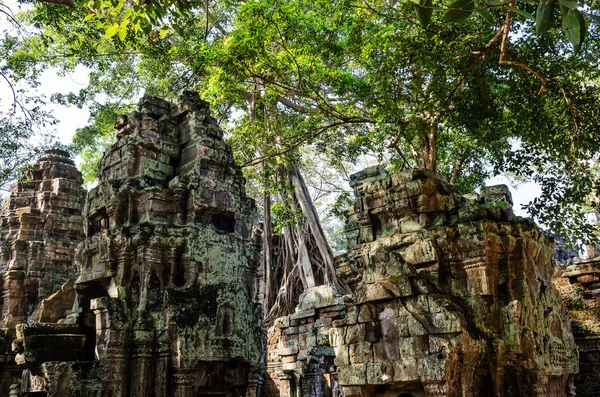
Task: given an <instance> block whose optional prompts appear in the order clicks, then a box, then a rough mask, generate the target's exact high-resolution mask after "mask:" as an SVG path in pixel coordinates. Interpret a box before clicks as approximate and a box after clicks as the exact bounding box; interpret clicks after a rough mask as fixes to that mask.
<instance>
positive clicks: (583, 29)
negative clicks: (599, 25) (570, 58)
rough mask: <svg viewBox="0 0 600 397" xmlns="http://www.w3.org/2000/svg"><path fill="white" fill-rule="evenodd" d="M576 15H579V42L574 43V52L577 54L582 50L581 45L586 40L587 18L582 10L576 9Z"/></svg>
mask: <svg viewBox="0 0 600 397" xmlns="http://www.w3.org/2000/svg"><path fill="white" fill-rule="evenodd" d="M575 16H576V17H577V21H578V22H579V44H577V45H575V44H573V50H574V51H573V54H574V55H577V53H579V50H581V45H582V44H583V42H584V41H585V34H586V26H585V18H584V17H583V14H582V13H581V12H579V11H577V10H575Z"/></svg>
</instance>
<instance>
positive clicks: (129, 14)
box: [123, 8, 133, 19]
mask: <svg viewBox="0 0 600 397" xmlns="http://www.w3.org/2000/svg"><path fill="white" fill-rule="evenodd" d="M131 14H133V8H128V9H127V11H125V13H124V14H123V19H129V17H130V16H131Z"/></svg>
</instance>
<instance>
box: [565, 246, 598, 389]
mask: <svg viewBox="0 0 600 397" xmlns="http://www.w3.org/2000/svg"><path fill="white" fill-rule="evenodd" d="M554 283H555V284H556V286H557V287H558V289H559V291H560V293H561V295H562V298H563V303H564V306H565V307H566V308H567V309H568V310H569V316H570V317H571V321H572V324H573V334H574V336H575V343H577V348H578V350H579V373H578V374H577V375H576V376H575V387H576V391H577V396H578V397H592V396H597V395H598V391H599V390H600V258H598V257H596V258H591V259H584V260H575V261H574V263H573V264H572V265H569V266H567V267H566V268H564V269H562V268H561V269H559V270H558V271H557V273H556V274H555V276H554Z"/></svg>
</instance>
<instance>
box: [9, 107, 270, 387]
mask: <svg viewBox="0 0 600 397" xmlns="http://www.w3.org/2000/svg"><path fill="white" fill-rule="evenodd" d="M115 127H116V128H117V130H118V132H117V136H118V140H117V142H116V143H115V144H113V146H112V147H111V148H110V150H109V151H108V152H106V153H105V154H104V156H103V158H102V160H101V162H100V184H99V185H98V187H96V188H94V189H93V190H91V191H90V192H89V194H88V199H87V203H86V206H85V211H84V215H85V217H86V219H87V223H86V225H85V231H86V238H85V240H84V241H83V242H82V243H81V244H79V246H78V248H77V253H76V259H75V264H76V267H77V269H76V270H77V277H76V280H75V282H74V287H73V288H74V290H75V291H76V299H73V301H71V302H70V303H71V305H72V307H73V310H72V312H70V313H69V314H68V315H66V316H63V317H62V318H60V319H57V321H55V322H54V323H52V324H50V323H46V322H40V323H36V324H23V325H19V326H18V328H17V340H16V341H15V342H14V344H15V345H16V350H17V353H18V354H17V362H19V363H21V364H23V366H24V367H26V371H25V373H24V375H23V379H22V381H21V382H20V392H21V393H23V394H25V395H38V394H39V393H42V394H43V395H48V396H68V395H78V396H177V397H184V396H185V397H191V396H200V395H211V396H212V395H218V396H230V397H235V396H252V395H255V394H256V391H257V387H258V385H259V376H260V369H261V360H262V340H263V332H262V317H261V313H260V311H259V310H258V305H256V304H255V303H254V296H255V293H256V291H255V290H256V285H257V280H256V267H257V261H258V254H259V252H258V251H257V247H256V246H255V245H254V244H253V243H252V240H251V237H252V236H251V232H252V230H251V227H252V224H253V221H254V202H253V200H251V199H249V198H248V197H246V195H245V193H244V192H245V190H244V183H245V181H244V179H243V177H242V175H241V171H240V169H239V167H237V166H235V165H234V163H233V158H232V154H231V151H230V149H229V147H227V146H226V144H225V143H224V142H223V140H222V135H223V133H222V131H221V130H220V129H219V127H218V126H217V125H216V122H215V120H214V119H213V118H211V117H210V116H209V109H208V104H207V103H205V102H202V101H200V100H199V99H198V98H197V97H196V96H194V95H184V96H182V97H181V98H180V100H179V101H178V102H177V103H175V104H173V103H169V102H166V101H163V100H159V99H156V98H144V99H143V100H142V101H141V105H140V108H139V111H137V112H133V113H132V114H129V115H128V116H126V117H122V118H120V119H119V120H117V122H116V123H115ZM58 304H59V303H58V302H56V303H54V302H49V304H48V305H47V306H48V308H47V309H46V310H51V311H52V308H53V307H54V306H56V305H58ZM40 313H41V314H40V316H41V317H42V318H44V316H45V314H46V313H45V311H44V308H43V309H42V311H41V312H40ZM49 317H51V316H49Z"/></svg>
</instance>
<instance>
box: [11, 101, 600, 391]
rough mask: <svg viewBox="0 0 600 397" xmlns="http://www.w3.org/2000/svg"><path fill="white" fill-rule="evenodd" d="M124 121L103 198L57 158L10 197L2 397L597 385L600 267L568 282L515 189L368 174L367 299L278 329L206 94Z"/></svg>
mask: <svg viewBox="0 0 600 397" xmlns="http://www.w3.org/2000/svg"><path fill="white" fill-rule="evenodd" d="M115 128H116V129H117V141H116V142H115V143H114V144H113V145H112V147H111V148H110V149H109V150H108V151H107V152H106V153H105V154H104V156H103V157H102V160H101V163H100V167H99V168H100V181H99V185H98V186H97V187H96V188H94V189H92V190H91V191H90V192H89V193H88V194H87V198H86V194H85V191H84V189H82V187H81V183H82V179H81V174H80V173H79V172H78V171H77V170H76V168H75V166H74V165H73V161H72V160H70V159H69V155H68V154H67V153H66V152H64V151H62V150H57V149H53V150H49V151H47V152H46V154H45V156H44V157H42V158H41V159H40V160H39V161H38V162H37V163H35V164H34V165H33V167H32V170H31V173H30V175H29V178H27V180H26V181H23V182H20V183H17V184H15V185H14V186H13V188H12V192H11V195H10V196H9V197H8V198H7V199H6V200H5V201H4V203H3V210H2V217H1V224H0V248H1V255H0V270H1V271H2V277H3V290H2V292H3V293H2V308H3V314H2V319H1V321H2V326H3V328H2V329H1V332H2V334H1V336H2V338H0V357H1V360H0V372H1V377H0V379H1V381H2V383H1V384H0V396H12V397H18V396H48V397H50V396H52V397H59V396H81V397H88V396H90V397H91V396H93V397H104V396H110V397H119V396H122V397H125V396H135V397H137V396H142V397H143V396H147V397H196V396H205V397H208V396H212V397H214V396H220V397H241V396H245V397H258V396H263V397H280V396H282V397H367V396H369V397H371V396H383V397H441V396H447V397H455V396H461V397H466V396H474V397H478V396H498V397H517V396H527V397H529V396H531V397H538V396H539V397H542V396H543V397H559V396H560V397H562V396H569V397H572V396H575V395H577V396H595V395H598V390H599V387H600V373H599V372H600V343H599V342H598V341H599V340H600V328H599V326H598V324H599V322H600V316H599V315H598V310H597V309H598V307H600V306H598V302H597V296H598V295H599V294H598V291H599V290H600V260H598V258H595V259H592V260H587V261H577V260H576V261H575V262H574V263H573V264H572V265H570V266H568V267H566V268H564V269H559V270H558V271H557V272H555V273H554V283H555V284H556V286H557V287H558V290H557V288H556V287H555V285H554V284H553V283H552V280H551V279H552V275H553V272H554V269H555V266H554V265H555V263H554V260H553V256H554V253H553V247H554V242H553V240H552V239H551V238H549V237H548V236H547V235H545V234H544V233H543V232H541V231H540V230H539V229H538V228H536V227H535V226H533V225H532V224H530V223H526V222H523V221H521V220H519V219H517V218H516V217H514V216H513V213H512V199H511V196H510V193H509V191H508V189H507V188H506V187H504V186H496V187H489V188H485V189H483V190H482V192H481V194H480V195H479V196H477V197H462V196H460V195H458V194H456V193H455V192H454V191H453V189H452V187H451V186H449V185H448V184H447V183H446V182H444V181H443V180H442V179H440V177H439V176H436V175H435V174H432V173H429V172H425V171H407V172H401V173H396V174H393V175H390V174H389V173H387V172H386V171H385V170H384V169H382V168H378V167H375V168H369V169H367V170H365V171H363V172H360V173H358V174H356V175H354V176H352V178H351V186H352V187H353V189H354V193H355V196H356V201H355V204H354V207H353V208H352V209H351V210H350V212H349V216H348V219H347V223H346V234H347V239H348V247H349V250H348V252H347V253H346V254H344V255H341V256H340V257H338V258H337V259H336V267H337V272H338V275H339V277H340V279H341V280H342V282H343V283H345V284H346V285H347V286H348V287H349V290H350V291H351V293H350V294H347V295H341V294H339V293H338V292H337V291H336V290H335V289H334V288H332V287H331V286H329V285H321V286H317V287H314V288H310V289H308V290H306V291H305V292H304V293H303V294H302V295H301V297H300V300H299V304H298V306H297V308H296V311H295V312H294V313H292V314H290V315H288V316H285V317H282V318H279V319H277V320H276V321H275V322H274V323H273V324H268V327H266V329H265V327H264V326H263V320H262V318H263V317H262V316H263V314H262V313H261V311H260V304H259V303H260V302H258V300H259V299H260V291H259V285H260V284H259V280H258V278H259V277H260V275H259V274H258V273H257V272H258V264H259V260H260V240H259V238H258V237H257V235H259V234H257V235H254V234H253V232H252V227H253V225H255V223H256V219H255V210H254V202H253V200H251V199H250V198H248V197H247V196H246V193H245V181H244V179H243V177H242V174H241V171H240V169H239V167H237V166H236V165H235V164H234V163H233V157H232V153H231V150H230V148H229V147H228V146H227V145H226V144H225V143H224V141H223V139H222V137H223V132H222V131H221V129H219V127H218V126H217V124H216V121H215V120H214V119H213V118H212V117H210V115H209V109H208V104H207V103H205V102H203V101H201V100H200V99H199V98H198V97H197V96H196V95H195V94H190V93H186V94H184V95H182V96H181V97H180V98H179V99H178V100H177V101H176V102H175V103H171V102H167V101H164V100H161V99H157V98H152V97H145V98H143V99H142V100H141V101H140V106H139V110H138V111H136V112H133V113H131V114H129V115H127V116H122V117H120V118H119V119H118V120H117V121H116V123H115ZM75 247H77V248H76V249H75ZM559 291H560V293H559ZM561 295H562V298H561ZM563 303H564V306H563ZM565 307H566V308H567V309H568V310H569V311H570V314H571V317H572V318H573V324H574V326H573V327H574V330H572V329H571V321H570V320H569V318H568V317H567V311H566V310H565ZM573 335H575V337H574V336H573ZM576 344H577V346H576ZM577 347H578V348H579V352H580V353H579V354H580V355H578V350H577ZM578 371H579V374H577V373H578Z"/></svg>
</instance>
